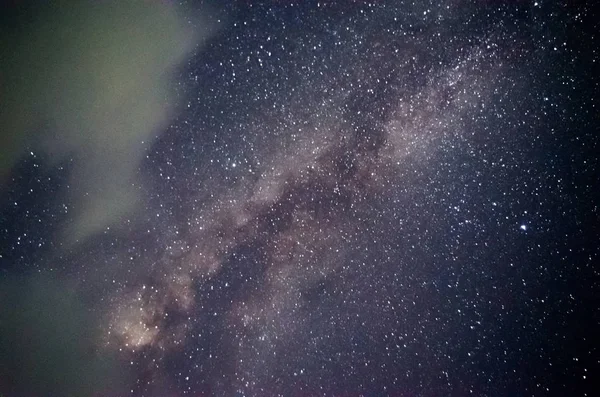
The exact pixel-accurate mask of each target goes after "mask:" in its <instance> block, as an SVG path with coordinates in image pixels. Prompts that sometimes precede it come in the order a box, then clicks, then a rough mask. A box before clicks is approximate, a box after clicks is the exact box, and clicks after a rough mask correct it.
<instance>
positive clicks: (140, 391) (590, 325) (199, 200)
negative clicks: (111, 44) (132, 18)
mask: <svg viewBox="0 0 600 397" xmlns="http://www.w3.org/2000/svg"><path fill="white" fill-rule="evenodd" d="M109 3H110V2H107V4H109ZM115 4H116V3H115ZM13 7H15V10H17V9H18V7H16V6H13ZM107 7H108V6H107ZM156 7H159V8H161V9H165V10H169V12H174V11H173V10H175V9H177V10H178V12H179V11H181V10H183V9H185V10H186V12H180V13H179V14H178V15H179V16H178V17H177V18H180V19H181V20H180V21H179V22H174V20H171V19H169V20H166V22H165V20H163V19H161V18H162V17H160V15H162V14H156V15H158V16H155V15H154V14H151V15H150V14H149V15H150V16H148V15H146V14H144V15H146V18H148V19H147V20H145V21H154V20H153V19H150V18H156V20H155V22H154V23H150V22H148V23H147V24H145V25H143V27H140V28H139V29H147V28H148V26H155V25H156V26H159V27H161V28H164V29H166V26H168V25H166V24H171V23H180V24H181V25H182V26H186V29H190V30H189V32H190V34H192V33H191V32H193V31H195V32H196V33H195V34H193V36H190V37H194V40H196V41H197V43H198V44H197V45H196V47H195V50H194V51H191V50H190V48H191V47H190V45H189V41H190V40H191V39H186V40H187V41H188V42H186V44H185V46H183V45H181V46H180V48H179V49H178V50H173V51H171V52H170V53H169V54H170V55H168V57H170V58H166V59H164V60H162V61H161V62H160V63H157V64H156V65H158V66H155V68H156V70H158V71H159V72H160V73H158V72H156V71H155V69H153V68H154V66H152V65H153V64H152V63H151V62H155V59H159V58H153V57H151V56H150V55H143V54H152V51H158V50H156V48H155V47H152V46H148V48H147V49H145V48H146V47H144V46H143V45H142V46H141V47H136V48H138V51H137V52H135V53H133V54H131V55H130V57H140V59H143V60H144V64H145V65H146V64H147V62H150V63H149V64H147V65H148V66H145V68H146V70H147V71H151V72H148V73H147V74H144V73H146V72H140V73H141V74H143V76H146V77H144V78H146V80H144V79H142V78H141V77H140V79H139V81H137V80H136V83H135V84H138V83H139V84H148V81H149V80H150V79H152V81H154V80H155V79H158V77H156V76H158V75H160V76H161V77H160V79H162V80H161V82H160V85H161V87H163V86H165V85H167V86H169V87H170V88H169V89H170V90H171V91H169V92H172V95H173V96H172V97H170V99H168V100H167V102H165V105H164V106H165V109H173V108H177V110H176V111H174V110H173V111H171V110H169V114H171V113H173V115H172V117H173V118H172V120H171V122H170V125H169V126H168V127H165V125H164V124H163V119H164V117H165V116H164V114H161V115H160V116H157V117H156V118H155V119H156V120H155V119H152V118H151V119H150V120H147V121H146V122H145V123H143V125H142V127H139V124H137V125H138V127H135V128H134V127H131V128H130V129H129V130H127V131H131V133H129V132H126V131H125V132H118V131H122V130H120V129H119V128H121V129H123V128H125V129H127V128H129V127H127V126H129V125H134V124H136V123H139V121H136V120H142V118H143V117H146V116H147V115H148V114H152V112H153V109H156V106H157V103H159V102H160V100H159V99H158V98H161V97H160V95H163V94H162V92H163V91H161V94H160V95H155V94H156V93H158V91H159V90H158V89H156V90H154V91H156V92H152V94H150V96H153V99H148V95H147V94H145V93H144V92H146V91H147V92H150V91H151V90H141V89H140V90H138V89H136V88H132V89H131V91H129V94H130V96H126V95H125V94H123V95H121V94H120V93H119V94H114V92H113V91H110V95H119V98H121V99H120V102H119V106H125V107H124V108H123V109H122V111H120V112H119V110H114V109H111V110H106V112H108V113H107V114H109V116H106V114H105V113H102V114H103V115H102V116H101V117H100V116H97V115H96V113H100V112H104V110H103V109H104V108H102V107H100V108H99V109H100V110H97V109H98V106H106V107H107V108H111V106H110V105H105V104H103V103H102V102H100V105H94V103H96V102H94V99H93V98H92V91H89V92H88V91H86V90H87V89H82V90H83V91H82V93H83V94H81V93H80V96H77V98H78V100H80V99H79V98H83V99H82V100H83V101H84V102H85V101H86V100H87V101H90V102H89V103H90V105H89V106H96V107H95V108H94V109H96V110H94V111H93V113H92V111H91V110H90V111H88V110H86V112H87V113H85V112H84V113H77V114H79V115H80V118H79V119H78V120H79V121H78V123H79V124H77V125H78V126H79V125H83V126H84V127H83V128H84V129H85V128H86V127H85V125H89V132H87V131H86V132H83V133H82V134H83V135H82V136H85V134H87V133H89V135H90V136H91V137H96V136H104V135H103V134H105V133H106V131H107V130H108V129H110V131H113V128H114V129H115V130H114V131H117V132H116V135H115V138H114V139H115V140H116V141H115V142H114V143H111V144H110V145H108V146H107V145H105V144H104V143H103V141H104V140H106V138H102V139H96V138H94V139H90V141H91V142H92V143H85V144H75V145H70V146H69V145H68V144H64V143H63V142H64V140H62V138H60V137H61V135H60V134H61V132H60V130H61V128H66V127H64V126H65V125H66V124H65V123H62V124H61V123H59V122H55V123H49V125H47V126H45V127H43V130H44V132H43V133H41V134H42V136H43V137H46V136H47V137H49V138H45V140H52V139H55V138H54V137H55V136H57V137H59V138H58V139H57V140H56V143H53V144H52V145H50V146H51V147H52V148H54V147H58V146H60V147H61V149H60V150H58V154H57V151H56V150H54V149H48V148H47V147H48V146H38V145H37V144H36V143H35V139H30V138H26V139H22V140H19V142H20V143H13V144H12V145H13V147H15V148H18V150H17V149H15V153H16V154H15V155H13V156H7V158H9V160H7V161H6V162H7V163H8V164H9V165H8V166H6V167H5V170H4V169H3V174H2V175H8V176H7V177H4V180H3V181H2V183H3V187H2V189H3V191H2V194H3V196H2V200H3V201H2V205H3V207H2V212H0V214H1V215H2V218H1V226H2V227H1V228H2V236H1V237H2V240H1V241H0V244H1V245H0V248H1V250H2V251H1V252H2V256H0V258H1V259H2V261H4V262H3V265H2V269H3V270H4V273H3V275H4V276H3V277H5V279H6V281H3V285H5V288H4V290H5V291H6V292H4V293H3V294H0V301H1V302H2V304H3V305H4V306H5V307H9V306H10V307H11V309H3V311H2V312H1V313H0V314H1V315H2V316H3V318H5V319H6V321H3V322H2V326H1V327H0V335H6V336H7V338H6V340H7V341H10V343H8V344H7V343H4V344H2V346H1V347H2V350H0V352H4V353H3V355H4V357H14V359H13V358H10V359H6V358H3V359H0V364H2V365H1V366H0V390H5V392H6V393H7V395H10V396H12V395H15V396H30V395H35V396H37V395H110V396H113V395H114V396H124V395H134V396H167V395H173V396H179V395H194V396H195V395H240V396H242V395H245V396H271V395H272V396H275V395H281V396H293V395H298V396H312V395H326V396H330V395H331V396H333V395H351V396H354V395H355V396H358V395H365V396H371V395H390V396H414V395H420V396H438V395H456V396H462V395H490V396H497V395H565V393H570V392H574V390H576V389H577V390H581V391H582V393H585V392H589V391H590V390H591V386H590V385H589V384H587V383H586V382H588V381H589V380H588V377H589V376H590V375H591V373H590V372H593V370H594V368H595V369H597V368H598V367H597V366H598V352H597V348H596V347H595V346H594V345H593V342H591V339H590V337H589V335H587V334H588V333H590V334H592V331H591V330H593V329H597V325H598V311H597V307H594V305H591V306H589V307H588V306H586V305H587V303H586V302H587V300H588V299H590V298H591V297H592V296H593V294H594V293H596V294H597V286H598V283H597V282H598V277H597V274H596V273H595V271H594V264H595V262H596V261H597V255H598V245H597V237H598V234H597V227H596V226H595V223H594V221H593V219H594V218H595V219H596V221H597V218H598V213H597V206H596V205H595V202H596V198H597V197H596V195H595V193H593V191H594V189H593V186H594V184H596V182H597V181H596V178H594V175H595V174H596V170H597V168H596V167H597V157H596V156H597V153H596V152H595V151H594V148H596V147H597V145H596V141H595V138H594V130H597V125H596V126H594V124H593V123H594V122H595V123H596V124H597V117H596V118H594V116H593V112H592V110H590V108H591V107H592V105H590V103H591V102H589V101H590V99H589V98H591V95H592V93H593V92H595V91H594V88H590V87H596V86H597V81H596V85H594V84H590V83H589V81H588V80H587V79H591V77H590V76H588V75H587V74H586V72H584V70H586V68H587V66H586V65H587V62H590V61H591V60H592V59H594V60H595V57H596V53H595V52H593V50H591V49H589V48H588V47H587V46H586V45H585V41H582V40H581V38H585V40H587V42H590V43H591V42H593V39H592V36H591V35H592V32H590V31H588V28H587V25H586V24H585V22H586V21H587V20H588V19H592V16H591V13H590V12H589V11H588V10H587V9H586V7H585V6H584V5H581V6H568V7H567V6H560V5H556V6H555V5H551V4H546V2H516V3H514V4H512V3H511V4H508V5H504V4H502V3H501V2H494V1H491V2H479V1H473V2H468V1H454V0H451V1H443V2H440V3H439V4H438V3H435V4H433V3H432V4H429V3H428V2H423V3H415V4H405V3H404V2H384V1H376V2H366V1H365V2H337V3H330V2H325V3H317V2H306V3H294V2H260V3H258V2H257V3H255V2H244V1H241V2H237V3H232V4H230V5H229V6H227V7H225V6H223V5H219V4H200V3H198V4H183V5H176V4H174V3H173V4H171V3H164V4H163V3H161V4H160V5H159V6H158V5H157V6H156ZM179 8H180V9H179ZM116 9H117V10H118V8H116ZM15 10H12V11H15ZM19 12H21V11H19ZM28 12H32V11H31V10H29V11H27V10H26V11H22V13H17V12H16V11H15V15H19V16H22V14H23V15H29V14H27V13H28ZM136 12H139V11H136ZM107 15H112V14H107ZM107 18H108V17H107ZM169 18H171V17H169ZM173 18H175V17H173ZM17 20H18V19H17ZM588 22H589V21H588ZM67 23H68V20H67ZM111 23H112V22H111ZM115 23H121V22H119V21H117V22H115ZM160 23H163V24H165V25H161V24H160ZM90 24H91V23H90ZM567 25H568V26H569V28H568V29H567ZM90 26H91V25H90ZM115 26H120V25H115ZM124 26H125V25H124ZM140 26H142V25H140ZM32 29H34V28H32ZM90 29H94V28H93V26H92V27H91V28H90ZM171 31H172V32H173V33H172V36H169V37H168V38H164V40H165V41H164V43H161V45H164V46H165V48H167V47H169V44H168V42H169V40H172V41H174V42H176V43H180V40H181V38H180V36H178V35H179V34H180V32H181V31H182V28H181V27H177V28H173V29H172V30H171ZM101 32H102V33H101V34H108V33H106V32H107V31H104V30H102V31H101ZM117 32H118V30H117ZM198 32H200V33H198ZM117 34H121V33H117ZM122 34H125V33H122ZM586 34H587V36H586ZM90 37H91V36H90ZM94 37H95V36H94ZM100 37H103V36H100ZM80 40H84V39H83V38H80ZM94 43H95V42H94ZM136 45H138V44H136ZM103 48H104V47H103ZM116 48H118V45H116ZM73 51H79V50H73ZM105 51H106V53H107V54H110V53H109V50H105ZM161 51H164V49H163V50H161ZM119 54H121V52H119ZM156 54H158V52H157V53H156ZM185 54H187V55H185ZM121 55H122V54H121ZM185 56H187V57H188V59H187V61H186V62H185V63H184V62H182V61H181V59H182V58H184V57H185ZM125 58H127V57H125ZM15 59H16V58H15ZM58 59H61V61H59V62H66V61H65V60H62V58H58ZM65 59H68V58H65ZM108 59H109V61H108V62H109V63H110V62H111V61H110V60H111V59H113V58H111V57H108ZM132 59H135V58H132ZM112 62H115V63H118V62H124V61H123V59H122V58H115V60H113V61H112ZM135 64H136V62H133V61H132V62H128V63H127V67H130V66H131V65H135ZM173 64H179V66H178V68H174V67H173V66H172V65H173ZM59 65H60V63H59ZM91 65H92V66H90V67H91V73H95V72H94V67H95V66H93V64H91ZM117 65H119V64H117ZM173 69H176V71H174V72H173ZM102 70H103V71H104V72H106V73H107V74H110V72H107V71H106V70H109V69H102ZM110 70H112V69H110ZM115 70H116V69H115ZM167 70H168V71H169V73H173V74H174V75H175V76H174V77H173V78H169V79H167V78H166V77H164V76H165V73H166V72H165V71H167ZM104 72H103V73H104ZM78 73H79V72H78ZM82 73H83V72H82ZM86 73H87V72H86ZM116 75H117V74H116V72H115V76H116ZM119 76H120V74H119ZM101 81H103V82H105V83H106V82H107V84H108V85H109V86H111V85H110V81H111V80H110V76H109V77H106V76H104V75H103V77H102V80H101ZM114 81H117V82H118V84H121V85H123V87H126V88H123V90H126V89H128V88H127V87H129V86H128V85H127V83H126V82H125V80H124V79H118V80H114ZM590 81H591V80H590ZM115 84H117V83H115ZM132 84H133V83H132ZM111 87H112V86H111ZM132 87H133V85H132ZM35 89H38V88H35ZM78 89H79V88H78ZM94 90H97V91H94V92H96V93H98V92H99V93H101V94H96V97H97V96H100V95H104V94H106V95H109V94H108V93H106V92H108V91H104V90H105V89H104V88H102V87H100V88H97V87H96V88H94ZM160 90H163V89H162V88H161V89H160ZM65 91H67V92H66V93H61V94H60V95H64V96H65V97H66V99H64V101H63V102H64V104H65V105H64V106H65V107H67V108H68V107H69V106H70V105H69V103H71V102H72V100H73V98H71V97H68V96H69V95H71V94H69V92H70V91H68V90H65ZM117 91H118V90H117ZM118 92H120V91H118ZM165 92H166V90H165ZM88 94H89V95H88ZM154 96H155V97H154ZM107 98H109V97H107ZM164 98H168V95H167V94H164ZM107 103H110V102H107ZM147 104H148V106H147ZM86 106H87V105H86ZM127 106H130V107H129V108H127ZM146 106H147V107H146ZM84 109H85V108H84ZM126 109H134V112H136V113H135V114H134V116H131V117H129V116H125V115H123V114H125V110H126ZM61 112H64V109H63V108H61V110H60V112H58V111H54V110H53V111H52V112H49V114H50V113H51V114H52V115H53V117H55V118H57V119H62V118H65V117H66V116H64V113H61ZM111 112H117V113H116V114H118V117H119V118H118V119H117V121H116V122H115V123H114V125H113V124H111V122H108V121H107V120H110V114H112V113H111ZM148 112H149V113H148ZM165 112H166V111H165ZM89 114H92V116H89ZM165 114H166V113H165ZM39 117H40V119H42V118H43V117H42V116H39ZM69 117H71V116H69ZM138 117H139V118H138ZM6 120H9V121H11V120H12V119H9V118H6ZM69 120H70V119H69ZM43 121H44V122H46V121H47V120H46V119H44V120H43ZM93 123H101V124H99V125H102V128H100V127H98V126H96V125H92V124H93ZM107 123H108V124H107ZM11 125H17V126H21V124H17V123H16V122H13V124H11ZM27 127H28V128H30V127H29V126H27ZM15 128H17V127H15ZM31 128H34V127H31ZM35 128H39V127H37V126H35ZM54 129H56V131H55V130H54ZM46 130H48V131H49V132H48V131H46ZM57 131H58V132H57ZM114 131H113V132H111V134H112V133H115V132H114ZM17 132H18V133H19V134H22V135H23V136H25V135H26V134H29V132H27V131H25V130H23V131H16V132H15V133H14V136H15V137H16V136H19V135H18V134H17ZM67 133H68V134H72V132H70V131H69V132H67ZM126 133H128V134H130V135H125V134H126ZM110 136H111V135H109V140H110V139H111V138H110ZM117 136H122V138H116V137H117ZM69 139H70V138H69ZM8 142H9V143H10V142H12V141H11V137H10V136H9V137H8ZM15 142H17V141H16V140H15ZM23 142H24V143H23ZM61 145H62V146H61ZM9 147H11V146H9ZM73 147H75V149H73ZM80 147H84V148H85V149H80ZM92 152H93V153H96V154H95V155H91V159H90V157H89V153H92ZM114 153H117V154H114ZM144 156H145V157H144ZM13 157H14V158H13ZM142 158H143V159H142ZM16 159H18V160H16ZM107 159H108V160H107ZM114 159H116V161H113V160H114ZM126 159H127V160H126ZM86 160H89V161H86ZM84 164H85V165H84ZM125 164H126V165H125ZM134 167H137V168H136V169H137V171H134ZM91 168H93V170H92V169H91ZM123 168H124V169H125V171H124V172H125V174H123V173H121V170H122V169H123ZM134 174H135V175H134ZM73 175H75V176H76V177H73ZM119 175H122V176H119ZM83 181H85V182H83ZM111 181H113V182H114V183H111ZM90 185H95V187H93V188H89V186H90ZM124 192H126V193H124ZM123 194H125V195H126V197H125V196H123ZM123 197H125V198H123ZM123 200H125V203H124V202H123ZM89 203H94V205H93V206H92V207H90V204H89ZM90 211H92V213H90ZM103 211H104V212H103ZM4 263H6V265H4ZM582 281H587V282H590V288H589V289H588V288H576V286H578V285H580V284H581V283H582ZM594 291H595V292H594ZM596 306H597V305H596ZM37 311H40V312H43V313H47V314H45V315H40V316H36V315H31V316H30V315H29V314H23V313H34V312H37ZM69 313H71V314H69ZM38 317H39V318H38ZM46 317H47V318H46ZM57 319H58V320H57ZM12 324H16V325H14V326H13V325H12ZM573 327H575V328H577V327H582V328H584V329H583V330H577V329H573ZM21 328H23V329H35V330H36V331H32V334H31V335H29V334H28V333H27V332H26V333H25V335H29V336H22V335H17V334H20V332H16V333H15V332H14V331H15V330H19V329H21ZM28 332H29V331H28ZM47 335H51V337H50V338H48V337H47ZM52 335H53V336H52ZM31 340H34V341H38V342H39V343H38V342H35V343H32V342H31ZM54 346H64V348H63V351H62V352H61V353H59V352H58V351H60V349H59V350H57V351H54V348H55V347H54ZM0 354H2V353H0ZM17 357H21V359H17ZM23 357H25V358H23ZM30 357H33V358H30ZM35 357H41V359H35ZM46 361H47V362H46ZM40 362H41V363H40ZM57 362H58V364H56V363H57ZM77 363H78V364H77ZM54 365H58V366H59V367H60V366H63V369H64V371H63V372H62V373H61V375H58V373H57V372H55V371H54V370H49V369H48V368H52V367H53V366H54ZM3 373H4V375H3ZM44 373H49V374H50V375H42V374H44ZM38 378H39V379H38ZM40 379H41V380H40ZM36 382H37V383H36ZM574 395H575V394H574ZM582 395H584V394H582Z"/></svg>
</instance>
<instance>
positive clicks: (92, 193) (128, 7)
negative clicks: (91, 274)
mask: <svg viewBox="0 0 600 397" xmlns="http://www.w3.org/2000/svg"><path fill="white" fill-rule="evenodd" d="M13 7H14V8H13V9H11V11H14V15H13V17H14V20H15V21H16V22H12V23H11V24H9V26H7V27H5V28H4V29H3V31H2V32H1V35H0V37H3V38H4V39H3V40H0V42H2V43H3V44H0V45H1V46H2V48H1V51H2V53H3V54H5V55H8V56H3V57H2V60H0V81H1V84H0V102H1V103H2V110H0V125H1V126H2V134H1V135H0V146H1V147H2V148H3V150H2V154H1V155H0V183H2V182H3V181H4V182H5V181H6V179H7V178H8V177H9V175H10V173H11V170H12V169H13V168H14V167H15V165H16V164H17V163H18V162H19V160H20V159H22V157H23V155H24V154H25V153H28V152H29V151H33V152H36V153H43V154H44V155H45V156H44V157H46V158H47V159H48V160H49V162H50V164H53V165H58V164H61V165H63V164H66V165H68V166H69V168H70V172H71V173H70V186H71V189H70V191H69V194H70V197H69V201H71V202H72V203H73V207H74V214H75V215H74V216H73V218H72V219H70V221H69V225H68V226H66V227H65V229H64V237H65V241H66V242H68V243H72V242H75V241H78V240H83V239H85V238H86V237H88V236H90V235H92V234H94V233H96V232H98V231H100V230H102V229H103V228H106V227H107V226H110V225H111V224H113V223H114V222H116V221H118V220H119V219H121V218H122V217H123V216H124V215H125V214H127V213H129V212H130V211H131V210H132V209H134V208H135V206H136V204H138V202H139V198H140V197H139V190H140V185H141V184H142V183H143V181H142V180H141V179H140V177H139V173H138V167H139V165H140V162H141V160H142V159H143V157H144V154H145V151H146V150H147V148H148V147H149V146H150V145H151V144H152V142H153V141H154V140H155V139H156V137H157V136H158V134H160V132H161V131H163V130H164V129H165V127H166V124H167V122H168V121H169V119H170V117H172V113H173V110H174V105H175V100H176V98H175V97H174V95H173V94H174V92H173V87H174V75H175V72H176V68H177V66H178V65H180V64H181V63H182V62H183V61H184V60H185V59H186V56H188V55H189V53H190V52H191V51H192V50H193V49H194V46H195V45H196V44H197V43H199V42H200V41H201V40H202V39H204V38H206V37H207V35H208V34H209V31H210V30H211V29H210V28H209V27H208V24H207V23H206V22H205V21H203V20H200V21H196V22H197V23H195V24H194V26H200V27H201V28H194V29H192V28H191V24H188V23H187V22H186V20H185V19H184V18H183V16H182V15H181V14H182V10H180V9H178V8H176V7H175V5H172V4H171V3H167V2H160V1H141V0H137V1H93V2H92V1H89V2H88V1H85V2H81V1H70V0H65V1H53V2H48V3H47V4H46V5H44V6H36V7H31V9H30V8H27V7H26V6H23V5H21V6H13ZM32 10H33V11H32ZM202 27H203V28H202Z"/></svg>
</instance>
